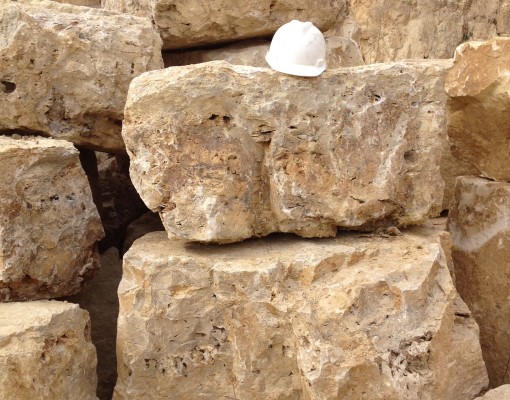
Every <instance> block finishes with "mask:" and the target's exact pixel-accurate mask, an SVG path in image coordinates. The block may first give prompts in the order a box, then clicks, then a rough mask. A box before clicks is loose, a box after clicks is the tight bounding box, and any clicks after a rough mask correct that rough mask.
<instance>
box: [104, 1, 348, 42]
mask: <svg viewBox="0 0 510 400" xmlns="http://www.w3.org/2000/svg"><path fill="white" fill-rule="evenodd" d="M102 4H103V7H104V8H106V9H109V10H115V11H119V12H125V13H130V14H134V15H139V16H144V17H148V18H151V19H152V20H153V21H154V23H155V24H156V26H157V28H158V30H159V33H160V35H161V38H162V39H163V47H164V48H165V49H177V48H185V47H195V46H202V45H209V44H214V43H221V42H229V41H235V40H239V39H246V38H256V37H267V36H270V35H272V34H273V33H275V32H276V30H277V29H278V28H279V27H280V26H281V25H283V24H285V23H287V22H289V21H291V20H293V19H298V20H300V21H311V22H313V23H314V24H315V25H316V26H317V27H318V28H319V29H322V30H327V29H329V28H330V27H332V26H333V25H334V24H335V23H336V22H337V20H338V19H339V18H341V16H342V15H343V13H344V11H345V9H346V1H345V0H316V1H313V2H311V1H308V0H294V1H290V0H247V1H242V2H239V1H234V0H215V1H213V2H203V1H201V0H173V1H169V0H138V1H131V0H102Z"/></svg>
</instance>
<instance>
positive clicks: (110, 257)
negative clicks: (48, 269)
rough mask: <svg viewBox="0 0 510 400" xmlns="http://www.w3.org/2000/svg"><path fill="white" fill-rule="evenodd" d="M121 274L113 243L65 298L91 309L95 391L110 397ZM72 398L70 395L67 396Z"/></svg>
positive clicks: (103, 399)
mask: <svg viewBox="0 0 510 400" xmlns="http://www.w3.org/2000/svg"><path fill="white" fill-rule="evenodd" d="M121 276H122V260H121V259H120V258H119V251H118V250H117V249H116V248H114V247H112V248H110V249H108V250H106V251H105V252H104V253H103V254H101V269H100V270H99V272H98V274H97V275H96V276H95V277H94V278H93V279H91V280H90V281H89V282H88V283H87V285H86V286H85V288H84V289H83V290H82V291H81V292H80V293H78V294H76V295H74V296H70V297H68V298H66V300H67V301H70V302H73V303H78V304H79V305H80V307H82V308H83V309H84V310H87V311H88V312H89V313H90V319H91V322H92V330H91V331H92V343H93V344H94V345H95V346H96V350H97V376H98V382H97V395H98V397H99V399H100V400H111V398H112V393H113V388H114V386H115V381H116V380H117V363H116V353H115V344H116V338H117V316H118V314H119V298H118V297H117V288H118V286H119V282H120V278H121ZM70 400H71V399H70Z"/></svg>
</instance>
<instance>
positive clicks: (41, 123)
mask: <svg viewBox="0 0 510 400" xmlns="http://www.w3.org/2000/svg"><path fill="white" fill-rule="evenodd" d="M0 24H1V25H2V30H1V31H0V133H4V134H12V133H16V132H17V131H21V132H29V133H37V134H39V135H42V136H51V137H54V138H57V139H66V140H69V141H71V142H73V143H75V144H77V145H80V146H84V147H88V148H91V149H95V150H102V151H111V152H124V151H125V150H124V144H123V142H122V137H121V134H120V132H121V125H122V119H123V110H124V104H125V102H126V95H127V90H128V86H129V83H130V82H131V80H132V79H133V78H134V77H135V76H138V75H140V74H141V73H142V72H145V71H147V70H151V69H157V68H162V67H163V62H162V57H161V40H160V38H159V37H158V35H157V33H156V32H155V31H154V29H153V27H152V24H151V23H150V21H148V20H146V19H144V18H137V17H133V16H129V15H120V14H116V13H113V12H110V11H105V10H99V9H95V8H88V7H76V6H72V5H68V4H59V3H57V2H54V1H45V0H19V1H16V2H14V1H7V0H0Z"/></svg>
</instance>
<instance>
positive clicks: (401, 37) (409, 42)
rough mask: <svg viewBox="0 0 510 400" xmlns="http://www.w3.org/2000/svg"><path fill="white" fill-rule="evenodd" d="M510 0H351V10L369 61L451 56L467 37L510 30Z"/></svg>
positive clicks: (502, 32) (481, 38) (479, 37)
mask: <svg viewBox="0 0 510 400" xmlns="http://www.w3.org/2000/svg"><path fill="white" fill-rule="evenodd" d="M509 16H510V3H508V0H494V1H486V0H456V1H429V0H413V1H401V0H351V1H350V2H349V15H348V17H347V18H345V19H344V21H343V22H342V21H340V22H339V25H340V26H342V25H343V24H344V23H345V21H349V23H351V22H353V23H354V24H355V25H356V31H357V32H358V34H359V41H358V43H359V44H360V48H361V53H362V54H363V58H364V60H365V62H366V63H367V64H371V63H376V62H388V61H394V60H402V59H423V58H430V59H433V58H451V57H452V56H453V53H454V51H455V48H456V47H457V46H458V45H459V44H461V43H462V42H463V41H466V40H472V39H476V40H486V39H490V38H491V37H494V36H497V35H503V36H505V35H506V36H508V35H509V34H510V18H509Z"/></svg>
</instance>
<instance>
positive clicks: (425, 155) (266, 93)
mask: <svg viewBox="0 0 510 400" xmlns="http://www.w3.org/2000/svg"><path fill="white" fill-rule="evenodd" d="M449 65H450V63H449V61H426V62H401V63H395V64H379V65H372V66H365V67H359V68H345V69H337V70H332V71H326V72H325V73H324V74H323V75H321V76H320V77H319V78H316V79H307V78H298V77H292V76H288V75H285V74H281V73H278V72H275V71H272V70H271V69H268V68H253V67H247V66H232V65H230V64H227V63H225V62H218V61H216V62H210V63H204V64H197V65H193V66H187V67H174V68H167V69H166V70H163V71H153V72H150V73H147V74H144V75H142V76H140V77H139V78H136V79H135V80H134V81H133V83H132V85H131V86H130V91H129V95H128V101H127V104H126V120H125V123H124V127H123V137H124V140H125V143H126V146H127V150H128V153H129V155H130V157H131V167H130V168H131V170H130V172H131V178H132V180H133V184H134V185H135V187H136V188H137V190H138V192H139V193H140V195H141V197H142V199H143V200H144V201H145V203H146V204H147V206H148V207H149V208H150V209H151V210H153V211H159V212H160V215H161V217H162V219H163V224H164V225H165V229H166V230H167V231H168V232H169V233H171V234H175V235H177V236H179V237H183V238H188V239H192V240H198V241H215V242H232V241H237V240H242V239H245V238H248V237H251V236H263V235H266V234H268V233H270V232H274V231H284V232H294V233H297V234H298V235H302V236H307V237H310V236H334V235H335V233H336V229H337V226H341V227H344V228H354V229H368V228H374V227H378V226H380V225H385V226H386V225H389V224H397V225H408V224H415V223H421V222H423V221H424V220H425V219H427V218H428V217H430V216H431V215H435V214H437V213H438V212H439V211H440V210H441V201H442V195H443V186H444V184H443V181H442V179H441V176H440V173H439V164H440V158H441V153H442V148H443V146H444V143H445V139H446V115H445V101H446V95H445V94H444V89H443V84H444V76H445V71H446V69H447V68H448V66H449Z"/></svg>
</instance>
